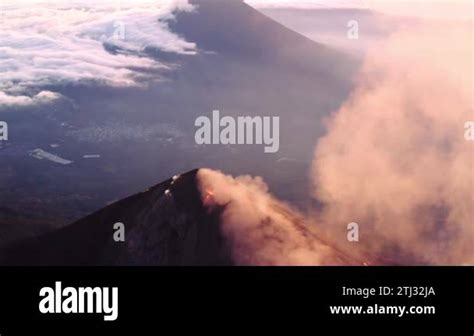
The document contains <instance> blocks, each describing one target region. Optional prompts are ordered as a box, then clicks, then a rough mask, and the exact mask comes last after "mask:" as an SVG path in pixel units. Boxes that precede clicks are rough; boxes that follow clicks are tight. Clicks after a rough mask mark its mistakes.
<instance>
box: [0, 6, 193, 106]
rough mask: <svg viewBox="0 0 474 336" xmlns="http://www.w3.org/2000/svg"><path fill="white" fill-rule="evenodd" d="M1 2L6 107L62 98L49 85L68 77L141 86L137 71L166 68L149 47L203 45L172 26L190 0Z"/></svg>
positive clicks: (0, 85)
mask: <svg viewBox="0 0 474 336" xmlns="http://www.w3.org/2000/svg"><path fill="white" fill-rule="evenodd" d="M0 9H1V14H2V15H1V20H0V106H2V105H3V106H5V105H25V104H28V103H31V104H33V103H36V102H37V101H38V99H40V100H41V101H45V100H47V99H51V100H52V99H55V98H57V95H55V94H53V93H51V92H49V93H48V92H43V93H41V91H43V89H42V88H43V87H45V86H54V85H61V84H64V83H71V82H73V83H77V82H87V81H94V82H98V83H102V84H106V85H112V86H132V85H138V83H139V77H140V76H144V73H143V72H142V71H137V70H150V69H151V70H153V69H159V68H162V67H165V65H163V64H160V63H158V62H156V61H155V60H152V59H150V58H147V57H146V55H145V54H144V50H145V48H147V47H150V48H158V49H160V50H162V51H166V52H172V53H178V54H193V53H195V51H196V46H195V45H194V44H193V43H189V42H187V41H185V40H183V39H182V38H180V37H179V36H177V35H175V34H173V33H172V32H170V31H169V30H168V26H167V21H168V20H171V19H173V13H174V11H177V10H181V11H191V10H193V7H192V6H191V5H189V4H188V3H187V1H184V0H180V1H178V0H176V1H172V0H169V1H167V0H161V1H146V0H145V1H144V0H141V1H118V2H117V1H97V2H91V1H85V0H84V1H73V2H69V1H48V2H41V1H6V2H5V1H3V2H2V4H0ZM107 50H108V51H107ZM137 77H138V78H137Z"/></svg>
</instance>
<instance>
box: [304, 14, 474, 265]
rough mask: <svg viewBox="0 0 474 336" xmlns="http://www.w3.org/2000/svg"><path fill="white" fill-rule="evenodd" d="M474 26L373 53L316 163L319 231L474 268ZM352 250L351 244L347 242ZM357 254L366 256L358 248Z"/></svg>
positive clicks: (367, 246)
mask: <svg viewBox="0 0 474 336" xmlns="http://www.w3.org/2000/svg"><path fill="white" fill-rule="evenodd" d="M471 38H472V30H471V29H469V27H462V26H461V25H458V26H456V27H450V26H449V25H448V23H445V24H443V25H442V27H437V26H435V25H433V24H429V25H423V26H420V27H417V28H416V29H409V30H404V31H400V32H397V33H396V34H394V35H393V36H391V38H390V39H389V40H387V41H386V42H385V43H384V45H381V46H377V48H374V49H373V50H371V51H370V52H369V53H368V55H367V58H366V60H365V64H364V66H363V68H362V71H361V73H360V75H359V77H358V80H357V85H356V89H355V90H354V92H353V94H352V95H351V97H350V98H349V99H348V100H347V101H346V102H345V103H344V104H343V106H342V107H341V108H340V109H339V111H337V112H336V113H335V115H334V116H333V117H332V118H331V120H330V121H329V122H328V133H327V135H326V136H325V137H323V138H322V139H321V140H320V141H319V143H318V146H317V149H316V154H315V161H314V167H313V176H314V189H315V194H314V195H315V197H316V199H317V200H318V201H320V202H321V203H322V204H323V211H322V212H321V213H319V214H318V216H319V221H318V222H319V225H320V227H322V228H324V230H325V231H326V234H327V235H329V236H333V237H334V236H335V237H344V232H345V231H346V226H347V224H348V223H350V222H356V223H358V224H359V226H360V237H361V239H360V244H359V247H360V249H359V250H364V251H365V252H366V253H370V254H372V255H373V254H376V255H378V256H383V257H388V258H390V260H395V261H397V262H400V263H421V264H464V263H473V262H474V250H473V243H474V198H473V196H474V170H473V149H474V148H473V145H472V143H469V142H468V141H466V140H465V139H464V123H465V122H466V121H467V120H472V119H473V115H472V112H473V105H472V92H473V91H472V51H471ZM344 244H345V245H347V242H344ZM359 252H360V251H359Z"/></svg>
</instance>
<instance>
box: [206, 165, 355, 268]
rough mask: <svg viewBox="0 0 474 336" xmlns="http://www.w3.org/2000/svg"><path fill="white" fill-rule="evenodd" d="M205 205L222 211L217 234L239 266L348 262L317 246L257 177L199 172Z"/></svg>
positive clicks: (295, 216)
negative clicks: (222, 239) (220, 233)
mask: <svg viewBox="0 0 474 336" xmlns="http://www.w3.org/2000/svg"><path fill="white" fill-rule="evenodd" d="M198 177H199V183H200V190H201V194H202V197H203V202H204V204H205V205H206V206H208V207H211V208H212V207H213V206H223V207H225V208H224V211H223V213H222V215H221V216H222V217H221V223H222V224H221V225H222V226H221V232H222V235H223V236H224V239H225V240H226V241H227V243H228V245H229V248H230V250H231V251H232V257H233V259H234V261H235V262H236V263H237V264H239V265H343V264H354V263H356V261H354V260H353V259H352V258H350V257H347V256H344V255H343V254H342V253H341V252H339V251H337V250H336V249H334V248H332V247H330V246H328V245H326V244H325V243H323V242H322V241H321V240H319V239H318V238H317V237H316V236H315V235H314V234H313V233H312V232H311V231H310V229H309V227H308V226H307V225H306V223H305V218H304V217H303V216H302V215H300V214H299V213H298V212H297V211H295V210H294V209H291V208H290V207H289V206H288V205H286V204H284V203H282V202H280V201H278V200H276V199H275V198H274V197H272V196H271V195H270V194H269V193H268V188H267V186H266V184H265V183H264V182H263V180H262V179H261V178H260V177H255V178H252V177H250V176H240V177H237V178H233V177H231V176H226V175H224V174H222V173H220V172H217V171H213V170H209V169H201V170H199V172H198Z"/></svg>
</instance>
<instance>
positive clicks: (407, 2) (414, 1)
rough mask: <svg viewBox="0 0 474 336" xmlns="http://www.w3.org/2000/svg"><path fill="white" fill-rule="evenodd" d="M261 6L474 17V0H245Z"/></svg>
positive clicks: (440, 16)
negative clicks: (473, 0)
mask: <svg viewBox="0 0 474 336" xmlns="http://www.w3.org/2000/svg"><path fill="white" fill-rule="evenodd" d="M245 2H246V3H248V4H249V5H252V6H254V7H257V8H303V9H305V8H306V9H308V8H321V7H322V8H331V7H336V8H340V7H352V8H354V7H356V8H368V9H373V10H377V11H380V12H384V13H386V14H391V15H403V16H416V17H428V18H449V19H458V18H461V19H466V18H472V16H473V15H472V10H473V9H472V7H473V6H472V0H437V1H432V0H431V1H430V0H396V1H394V0H332V1H329V0H245Z"/></svg>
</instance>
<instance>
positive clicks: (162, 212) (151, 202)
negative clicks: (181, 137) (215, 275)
mask: <svg viewBox="0 0 474 336" xmlns="http://www.w3.org/2000/svg"><path fill="white" fill-rule="evenodd" d="M196 173H197V170H193V171H190V172H188V173H186V174H183V175H181V176H180V177H179V178H178V179H177V180H176V181H174V182H173V180H172V179H169V180H166V181H164V182H162V183H160V184H158V185H156V186H154V187H152V188H150V189H148V190H147V191H145V192H142V193H139V194H136V195H133V196H130V197H128V198H126V199H123V200H121V201H118V202H116V203H114V204H111V205H109V206H107V207H106V208H104V209H102V210H99V211H98V212H96V213H94V214H92V215H89V216H87V217H85V218H83V219H81V220H79V221H77V222H75V223H73V224H72V225H70V226H68V227H65V228H63V229H60V230H58V231H55V232H53V233H50V234H46V235H43V236H40V237H36V238H30V239H27V240H24V241H20V242H18V243H15V244H14V245H11V246H9V247H7V248H5V249H3V250H1V251H0V264H5V265H229V264H231V263H232V262H231V259H230V257H229V256H228V253H227V251H226V249H225V244H224V241H223V239H221V235H220V232H219V226H218V224H219V214H220V211H221V209H216V210H215V211H214V212H213V213H208V212H207V211H206V210H205V209H204V207H203V205H202V202H201V197H200V192H199V190H198V186H197V180H196V179H197V177H196ZM166 190H169V191H170V193H169V194H168V195H166V194H165V191H166ZM118 222H120V223H123V224H124V225H125V229H126V236H125V237H126V239H125V242H116V241H114V239H113V234H114V232H115V230H114V228H113V226H114V224H115V223H118Z"/></svg>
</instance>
